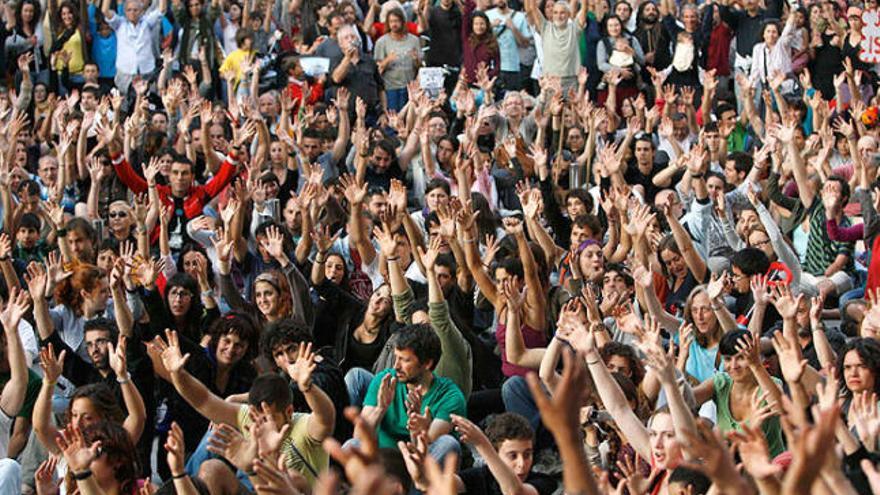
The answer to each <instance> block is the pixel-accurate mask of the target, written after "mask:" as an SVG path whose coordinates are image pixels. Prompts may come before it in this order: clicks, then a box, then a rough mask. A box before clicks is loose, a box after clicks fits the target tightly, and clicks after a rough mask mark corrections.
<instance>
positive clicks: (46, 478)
mask: <svg viewBox="0 0 880 495" xmlns="http://www.w3.org/2000/svg"><path fill="white" fill-rule="evenodd" d="M59 459H61V457H60V456H57V455H55V454H50V455H49V458H48V459H46V460H45V461H43V462H42V463H41V464H40V467H39V468H37V471H36V472H35V473H34V481H35V482H36V487H35V488H36V489H37V495H55V494H56V493H58V488H59V487H60V486H61V478H56V477H55V471H56V470H57V469H58V460H59Z"/></svg>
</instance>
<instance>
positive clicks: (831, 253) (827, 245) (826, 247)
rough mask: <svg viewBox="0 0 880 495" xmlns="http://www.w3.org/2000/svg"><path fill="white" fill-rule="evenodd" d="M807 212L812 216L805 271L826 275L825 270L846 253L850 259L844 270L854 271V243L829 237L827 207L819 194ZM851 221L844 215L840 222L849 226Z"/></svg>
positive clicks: (841, 224)
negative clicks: (826, 217) (826, 216)
mask: <svg viewBox="0 0 880 495" xmlns="http://www.w3.org/2000/svg"><path fill="white" fill-rule="evenodd" d="M807 214H808V215H809V216H810V236H809V237H808V238H807V254H806V256H805V260H804V271H806V272H807V273H809V274H811V275H814V276H817V277H821V276H823V275H825V270H827V269H828V267H829V266H831V264H832V263H834V260H835V258H837V256H838V255H840V254H845V255H846V256H848V257H849V259H848V260H847V263H846V266H844V268H843V271H845V272H847V273H853V269H854V267H853V256H852V254H853V243H851V242H837V241H832V240H831V239H829V238H828V231H827V230H826V225H825V220H826V219H825V207H824V206H823V205H822V200H821V199H820V198H819V197H818V196H816V198H815V199H814V200H813V204H812V205H810V209H809V211H808V212H807ZM850 223H851V222H850V219H849V218H847V217H842V218H841V219H840V222H839V224H840V226H842V227H844V226H845V227H848V226H849V225H850Z"/></svg>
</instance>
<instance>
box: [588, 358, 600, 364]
mask: <svg viewBox="0 0 880 495" xmlns="http://www.w3.org/2000/svg"><path fill="white" fill-rule="evenodd" d="M587 364H588V365H594V364H599V360H598V359H597V360H595V361H587Z"/></svg>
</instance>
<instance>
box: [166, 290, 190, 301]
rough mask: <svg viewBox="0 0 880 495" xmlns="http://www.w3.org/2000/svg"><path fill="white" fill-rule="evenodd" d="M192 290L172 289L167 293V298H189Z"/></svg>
mask: <svg viewBox="0 0 880 495" xmlns="http://www.w3.org/2000/svg"><path fill="white" fill-rule="evenodd" d="M192 296H193V295H192V292H190V291H188V290H174V291H171V292H169V293H168V299H172V298H177V299H189V298H191V297H192Z"/></svg>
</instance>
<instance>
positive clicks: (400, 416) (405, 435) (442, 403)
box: [364, 369, 467, 448]
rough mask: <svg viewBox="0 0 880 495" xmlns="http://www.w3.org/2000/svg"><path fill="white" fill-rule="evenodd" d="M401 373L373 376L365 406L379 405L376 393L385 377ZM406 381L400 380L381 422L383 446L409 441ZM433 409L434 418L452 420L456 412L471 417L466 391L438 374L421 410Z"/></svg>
mask: <svg viewBox="0 0 880 495" xmlns="http://www.w3.org/2000/svg"><path fill="white" fill-rule="evenodd" d="M389 373H390V374H391V376H397V373H396V372H395V371H394V370H392V369H387V370H382V371H380V372H379V373H377V374H376V376H375V377H373V381H371V382H370V388H369V389H367V395H366V397H364V405H365V406H375V405H376V396H377V395H378V393H379V385H380V384H381V383H382V377H384V376H385V375H387V374H389ZM406 394H407V390H406V384H405V383H401V382H398V383H397V388H396V389H395V391H394V400H392V401H391V405H390V406H389V407H388V410H387V411H385V417H383V418H382V423H380V425H379V431H378V434H379V447H381V448H385V447H389V448H396V447H397V442H398V441H401V440H403V441H407V440H409V430H407V429H406V420H407V417H406V404H405V403H404V401H405V399H406ZM426 407H429V408H430V409H431V417H432V418H433V419H440V420H443V421H450V416H451V415H452V414H457V415H459V416H467V402H466V401H465V399H464V394H463V393H462V392H461V389H460V388H458V385H456V384H455V383H454V382H453V381H452V380H450V379H449V378H445V377H442V376H437V374H434V383H432V384H431V388H430V389H428V392H427V393H426V394H425V395H424V397H422V409H421V411H419V412H420V413H424V412H425V408H426Z"/></svg>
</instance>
